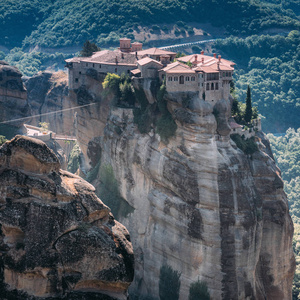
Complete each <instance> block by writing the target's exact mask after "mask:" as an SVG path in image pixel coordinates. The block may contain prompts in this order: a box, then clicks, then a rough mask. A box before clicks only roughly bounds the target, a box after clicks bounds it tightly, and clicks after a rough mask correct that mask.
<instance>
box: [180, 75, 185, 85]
mask: <svg viewBox="0 0 300 300" xmlns="http://www.w3.org/2000/svg"><path fill="white" fill-rule="evenodd" d="M179 84H184V76H183V75H181V76H180V77H179Z"/></svg>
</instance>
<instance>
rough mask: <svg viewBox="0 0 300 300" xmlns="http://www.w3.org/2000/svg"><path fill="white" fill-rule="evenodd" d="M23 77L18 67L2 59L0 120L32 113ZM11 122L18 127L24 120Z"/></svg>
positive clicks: (0, 65)
mask: <svg viewBox="0 0 300 300" xmlns="http://www.w3.org/2000/svg"><path fill="white" fill-rule="evenodd" d="M21 77H22V73H21V72H20V71H19V70H18V69H17V68H16V67H12V66H10V65H8V64H7V63H6V62H4V61H0V121H8V120H13V119H19V118H22V117H27V116H29V115H30V108H29V105H28V101H27V91H26V88H25V86H24V84H23V82H22V79H21ZM10 124H11V125H13V126H16V127H18V126H21V125H22V124H23V122H22V121H18V122H13V123H10ZM2 134H3V133H2Z"/></svg>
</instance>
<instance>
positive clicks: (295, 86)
mask: <svg viewBox="0 0 300 300" xmlns="http://www.w3.org/2000/svg"><path fill="white" fill-rule="evenodd" d="M215 47H216V48H217V49H219V50H221V51H223V52H225V54H226V55H225V56H226V58H230V59H232V60H234V61H235V62H236V64H237V65H236V72H235V73H236V75H235V76H236V84H235V86H236V93H237V97H238V99H245V96H244V95H245V94H246V89H247V86H248V85H249V84H250V85H251V94H252V103H253V104H254V105H257V106H258V110H259V112H260V113H261V114H262V115H263V116H264V117H265V118H263V120H262V125H263V130H264V131H268V132H283V131H285V130H287V128H289V127H292V128H299V127H300V118H299V115H300V32H299V31H291V32H290V33H289V34H288V35H287V36H286V37H284V36H280V35H276V36H269V35H261V36H257V35H253V36H249V37H247V38H245V39H243V38H237V37H230V38H227V39H225V40H219V41H217V42H216V43H215Z"/></svg>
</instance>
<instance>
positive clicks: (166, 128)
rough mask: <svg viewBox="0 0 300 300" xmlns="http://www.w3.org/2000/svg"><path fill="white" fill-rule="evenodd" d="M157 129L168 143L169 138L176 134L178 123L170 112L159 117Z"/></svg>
mask: <svg viewBox="0 0 300 300" xmlns="http://www.w3.org/2000/svg"><path fill="white" fill-rule="evenodd" d="M156 130H157V133H158V134H159V135H160V137H161V139H162V140H163V142H164V143H168V141H169V139H170V138H171V137H172V136H174V135H175V132H176V130H177V125H176V123H175V121H174V120H173V118H172V115H171V114H170V113H168V114H165V115H163V116H161V117H160V118H159V119H158V121H157V125H156Z"/></svg>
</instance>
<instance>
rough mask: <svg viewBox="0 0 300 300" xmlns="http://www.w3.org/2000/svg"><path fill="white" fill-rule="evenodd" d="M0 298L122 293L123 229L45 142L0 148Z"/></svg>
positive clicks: (127, 271) (125, 265) (126, 253)
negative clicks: (60, 161)
mask: <svg viewBox="0 0 300 300" xmlns="http://www.w3.org/2000/svg"><path fill="white" fill-rule="evenodd" d="M0 180H1V187H0V204H1V211H0V224H1V227H0V228H1V230H0V248H1V256H0V295H1V299H24V300H25V299H26V300H27V299H45V298H51V299H66V298H67V299H82V300H83V299H107V300H109V299H126V293H127V289H128V287H129V285H130V283H131V281H132V279H133V251H132V245H131V243H130V239H129V233H128V231H127V230H126V228H125V227H124V226H123V225H121V224H120V223H118V222H117V221H116V220H115V219H114V217H113V216H112V214H111V213H110V209H109V208H108V207H107V206H106V205H104V204H103V203H102V202H101V201H100V200H99V199H98V198H97V196H96V195H95V193H94V187H93V186H91V185H90V184H88V183H87V182H85V181H84V180H82V179H81V178H80V177H78V176H75V175H73V174H71V173H68V172H65V171H62V170H60V165H59V162H58V159H57V157H56V156H55V155H54V153H53V152H52V150H50V149H49V148H48V147H47V146H46V145H45V144H44V143H43V142H41V141H38V140H35V139H31V138H26V137H21V136H17V137H16V138H14V139H13V140H12V141H10V142H7V143H5V144H4V145H3V146H2V147H1V148H0Z"/></svg>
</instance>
